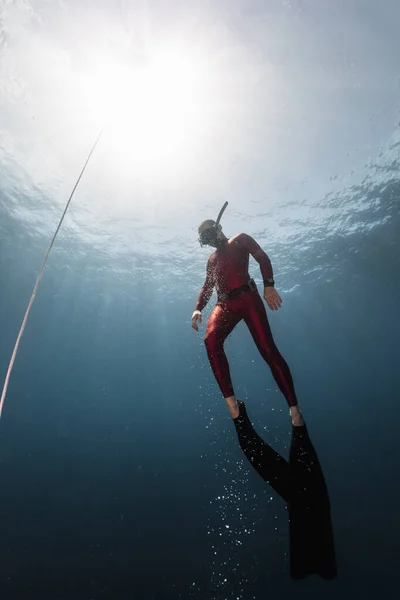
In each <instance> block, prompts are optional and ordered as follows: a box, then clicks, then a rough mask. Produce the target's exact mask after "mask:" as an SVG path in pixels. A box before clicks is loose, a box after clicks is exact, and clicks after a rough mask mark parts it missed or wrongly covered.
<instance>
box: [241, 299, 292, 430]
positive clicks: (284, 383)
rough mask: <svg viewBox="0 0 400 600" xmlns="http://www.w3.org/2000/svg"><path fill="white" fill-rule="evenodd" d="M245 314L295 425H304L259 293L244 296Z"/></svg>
mask: <svg viewBox="0 0 400 600" xmlns="http://www.w3.org/2000/svg"><path fill="white" fill-rule="evenodd" d="M243 314H244V320H245V322H246V325H247V327H248V328H249V330H250V333H251V335H252V336H253V339H254V341H255V343H256V346H257V348H258V350H259V352H260V354H261V356H262V357H263V359H264V360H265V361H266V363H267V364H268V365H269V367H270V369H271V371H272V375H273V376H274V379H275V381H276V383H277V385H278V387H279V389H280V390H281V392H282V393H283V395H284V396H285V398H286V402H287V403H288V405H289V407H290V414H291V417H292V423H293V425H296V426H298V425H303V418H302V416H301V412H300V409H299V407H298V402H297V398H296V392H295V390H294V384H293V379H292V375H291V373H290V369H289V367H288V364H287V363H286V361H285V359H284V358H283V356H282V355H281V353H280V352H279V350H278V348H277V347H276V345H275V342H274V338H273V336H272V332H271V328H270V326H269V322H268V317H267V312H266V310H265V306H264V304H263V301H262V299H261V297H260V295H259V294H258V292H249V293H246V294H243Z"/></svg>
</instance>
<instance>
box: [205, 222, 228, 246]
mask: <svg viewBox="0 0 400 600" xmlns="http://www.w3.org/2000/svg"><path fill="white" fill-rule="evenodd" d="M198 232H199V242H200V245H201V246H212V247H213V248H219V247H220V246H221V245H222V244H223V243H224V242H225V241H226V240H227V238H226V236H225V235H224V233H223V232H222V227H221V225H220V224H219V223H218V224H217V223H216V222H215V221H213V220H212V219H207V220H206V221H203V222H202V223H200V225H199V228H198Z"/></svg>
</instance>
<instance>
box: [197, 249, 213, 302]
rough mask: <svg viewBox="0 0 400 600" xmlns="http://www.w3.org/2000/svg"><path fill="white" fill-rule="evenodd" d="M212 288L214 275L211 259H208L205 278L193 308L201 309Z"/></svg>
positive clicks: (209, 296) (210, 294) (207, 299)
mask: <svg viewBox="0 0 400 600" xmlns="http://www.w3.org/2000/svg"><path fill="white" fill-rule="evenodd" d="M213 289H214V276H213V270H212V267H211V259H208V263H207V271H206V280H205V282H204V285H203V287H202V288H201V290H200V294H199V297H198V299H197V303H196V306H195V310H200V311H202V310H203V308H204V307H205V306H206V304H207V302H208V301H209V299H210V298H211V296H212V293H213Z"/></svg>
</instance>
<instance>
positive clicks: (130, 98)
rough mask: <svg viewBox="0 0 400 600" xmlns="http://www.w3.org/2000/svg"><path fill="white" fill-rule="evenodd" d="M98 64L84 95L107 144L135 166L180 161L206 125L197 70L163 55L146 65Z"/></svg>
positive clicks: (87, 79) (175, 57)
mask: <svg viewBox="0 0 400 600" xmlns="http://www.w3.org/2000/svg"><path fill="white" fill-rule="evenodd" d="M99 65H100V66H99V69H98V72H94V73H92V74H91V75H89V76H86V77H85V80H84V86H83V93H84V98H85V103H86V105H87V108H88V111H89V115H90V118H92V119H94V120H95V121H96V122H97V123H98V124H99V126H104V128H105V130H106V133H107V138H108V142H109V143H111V144H112V145H113V146H115V147H117V148H118V150H119V153H121V152H122V153H123V152H126V151H129V154H130V157H131V159H134V160H136V161H140V162H151V163H153V162H155V161H158V160H160V159H163V160H165V159H171V160H178V159H179V158H183V156H184V153H185V152H186V151H187V148H188V145H189V144H190V143H191V138H192V139H193V137H194V135H195V132H196V129H197V128H199V127H200V126H201V125H202V124H203V123H204V121H205V112H206V110H205V109H206V107H205V106H204V102H203V103H202V102H201V93H200V92H201V86H200V71H199V69H198V67H197V68H196V67H195V66H194V65H191V64H190V62H189V61H188V60H186V59H185V57H184V56H183V55H179V54H172V53H168V52H164V53H163V54H162V55H160V56H158V57H157V59H154V60H153V61H152V62H151V64H150V65H148V66H136V67H129V66H125V65H122V64H117V63H115V64H113V63H110V62H108V63H107V62H106V61H104V60H103V61H101V62H99Z"/></svg>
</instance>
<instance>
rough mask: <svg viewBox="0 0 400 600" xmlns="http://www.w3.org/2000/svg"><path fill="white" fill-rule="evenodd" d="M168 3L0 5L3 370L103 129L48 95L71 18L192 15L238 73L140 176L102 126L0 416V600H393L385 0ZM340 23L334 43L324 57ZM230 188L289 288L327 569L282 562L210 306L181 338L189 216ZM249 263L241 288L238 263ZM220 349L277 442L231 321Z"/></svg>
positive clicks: (121, 20) (243, 226)
mask: <svg viewBox="0 0 400 600" xmlns="http://www.w3.org/2000/svg"><path fill="white" fill-rule="evenodd" d="M339 4H340V6H339ZM146 6H147V8H146V9H145V7H146ZM335 6H336V5H335ZM72 7H73V8H72ZM171 7H172V4H167V3H165V2H153V3H128V2H121V3H120V4H118V10H117V9H116V8H115V7H114V8H113V9H111V8H110V7H109V6H108V5H107V3H103V2H99V3H94V2H88V3H87V5H85V8H83V7H82V6H81V5H78V4H75V3H71V5H70V7H69V8H68V7H65V6H64V5H62V4H58V3H57V4H54V5H50V4H49V3H46V2H39V3H37V5H36V6H35V3H33V4H30V3H29V2H24V3H15V4H13V3H3V2H2V3H0V16H1V19H0V21H1V23H2V25H1V27H0V32H1V34H2V38H1V39H2V40H3V42H2V43H3V48H4V49H5V51H4V52H5V53H4V57H5V58H4V61H3V63H1V71H0V73H1V87H0V92H1V108H2V111H1V114H2V117H1V118H0V128H1V133H2V135H1V146H0V172H1V182H2V183H1V190H0V332H1V337H0V375H1V377H2V378H3V377H5V374H6V370H7V366H8V363H9V360H10V357H11V352H12V349H13V346H14V343H15V339H16V336H17V334H18V330H19V327H20V325H21V321H22V318H23V315H24V312H25V309H26V306H27V303H28V301H29V297H30V295H31V293H32V289H33V285H34V283H35V279H36V276H37V273H38V271H39V268H40V265H41V262H42V260H43V257H44V254H45V252H46V249H47V247H48V244H49V241H50V239H51V236H52V234H53V231H54V229H55V227H56V225H57V222H58V219H59V218H60V216H61V213H62V209H63V205H64V204H65V201H66V199H67V198H68V195H69V193H70V191H71V189H72V187H73V185H74V183H75V181H76V177H77V176H78V173H79V170H80V168H81V167H82V165H83V162H84V160H85V158H86V156H87V153H88V152H89V149H90V147H91V144H92V143H93V141H94V139H95V136H96V134H97V129H96V126H95V125H94V124H93V123H91V124H89V125H88V126H87V129H85V130H82V129H80V128H79V127H77V128H76V129H74V128H73V129H71V123H73V122H74V119H77V120H79V123H83V122H84V121H85V119H84V113H83V112H82V113H79V115H77V114H75V113H74V112H73V108H69V106H70V105H69V104H68V102H67V100H65V97H64V100H65V104H64V103H63V102H64V100H62V98H61V95H60V97H58V96H57V85H58V84H59V85H63V83H62V82H63V81H64V78H65V76H66V75H65V74H64V71H62V69H64V68H65V69H67V68H68V69H69V68H70V67H69V66H68V67H66V66H65V65H66V63H68V61H71V65H72V67H71V72H69V71H68V73H69V77H71V79H69V80H68V81H69V82H70V81H72V77H73V74H74V70H73V69H74V68H75V66H74V65H75V63H74V61H73V59H74V60H78V58H77V56H78V54H79V53H81V55H83V54H84V48H85V46H84V44H86V43H89V42H88V40H87V39H84V40H82V38H79V39H80V41H78V38H77V41H76V45H75V46H74V44H73V42H72V40H71V39H69V37H68V35H67V31H66V30H67V29H68V27H71V24H74V25H75V29H73V32H74V34H75V35H77V33H78V32H79V31H80V32H81V33H84V32H85V31H86V32H87V34H88V36H87V37H88V38H90V35H93V39H94V42H93V44H94V46H95V42H96V39H100V38H101V39H102V33H101V32H104V27H105V22H107V23H108V27H109V29H108V32H109V34H110V36H111V37H112V36H114V38H113V41H112V43H110V46H109V48H111V49H110V50H109V51H110V52H114V50H115V47H116V46H117V45H118V43H121V44H123V39H125V38H126V39H129V40H130V43H131V42H132V40H136V42H135V43H137V44H138V47H141V46H140V44H139V42H137V37H135V36H137V33H138V31H142V30H141V27H142V26H143V23H142V21H141V20H139V21H140V25H138V20H137V18H136V17H137V16H138V15H142V17H143V14H145V16H146V19H145V20H146V22H147V24H148V25H149V23H150V24H151V25H152V31H153V33H154V35H156V33H158V34H160V32H161V33H163V34H165V35H166V34H167V33H168V34H169V36H170V37H171V36H172V37H173V36H178V37H179V35H178V34H179V33H182V31H184V32H186V36H187V37H188V31H189V33H190V31H192V32H193V36H197V37H196V40H197V42H198V48H202V49H203V50H204V48H207V47H208V46H207V44H209V46H210V47H212V49H213V52H214V53H215V54H214V55H213V56H214V58H215V56H217V54H216V53H217V49H218V52H219V54H218V61H219V62H218V61H217V60H216V59H215V62H218V64H219V68H220V69H221V72H224V73H225V72H228V71H229V69H231V71H229V73H230V75H229V77H227V79H226V81H224V86H225V87H224V90H225V91H224V94H225V93H226V92H233V91H236V95H234V96H232V100H231V102H230V103H228V104H227V106H228V105H229V109H228V108H227V111H226V114H225V113H224V111H223V110H222V109H221V106H222V108H223V103H222V100H221V98H222V99H223V98H224V94H222V92H221V94H222V95H221V98H220V100H221V106H220V105H219V104H218V102H216V104H214V105H213V110H215V114H217V115H218V126H217V124H216V123H217V121H216V122H213V126H212V127H211V126H210V130H209V131H208V132H207V136H208V138H207V139H208V141H209V145H207V144H206V142H207V140H205V141H204V140H203V142H204V144H205V145H204V146H199V147H196V148H197V149H196V150H193V149H192V150H193V156H194V154H196V157H195V159H196V160H194V158H193V162H190V161H189V163H187V164H186V163H185V164H186V166H185V169H182V170H179V168H178V167H179V160H181V161H183V155H181V157H180V159H179V157H178V158H176V162H174V163H173V164H172V163H171V165H170V170H168V173H167V174H166V172H165V171H164V170H162V168H161V166H160V164H152V165H151V167H149V169H150V170H149V171H146V172H144V171H141V170H139V171H135V168H136V167H135V164H136V163H135V164H134V161H133V162H132V163H129V152H128V151H126V152H125V151H124V156H125V158H126V161H127V162H126V163H123V164H122V163H121V162H116V161H115V155H114V154H113V153H112V152H111V150H110V144H111V142H110V139H111V138H110V136H109V135H108V134H107V132H106V133H105V135H104V137H103V139H102V140H101V143H100V144H99V147H98V149H97V150H96V152H95V154H94V155H93V158H92V160H91V163H90V164H89V166H88V169H87V172H86V173H85V175H84V178H83V180H82V182H81V184H80V187H79V188H78V190H77V192H76V195H75V197H74V199H73V202H72V204H71V208H70V211H69V213H68V215H67V217H66V220H65V223H64V225H63V228H62V229H61V231H60V234H59V236H58V238H57V241H56V244H55V246H54V249H53V251H52V254H51V255H50V258H49V261H48V264H47V267H46V270H45V273H44V276H43V279H42V282H41V284H40V288H39V291H38V294H37V297H36V300H35V303H34V305H33V308H32V312H31V315H30V318H29V321H28V325H27V328H26V331H25V333H24V336H23V338H22V342H21V346H20V350H19V353H18V356H17V360H16V363H15V367H14V371H13V374H12V378H11V382H10V386H9V391H8V395H7V398H6V403H5V408H4V412H3V415H2V418H1V421H0V594H1V598H2V599H3V598H4V600H9V599H10V600H13V599H18V600H19V599H20V598H21V599H22V598H36V597H40V598H41V599H42V600H47V599H49V600H50V599H51V600H55V599H57V600H58V599H60V600H64V599H65V600H67V599H68V600H69V599H71V598H74V600H80V599H82V600H97V599H101V598H105V599H109V598H110V599H111V598H112V599H121V600H125V599H134V600H136V599H138V600H141V599H144V600H153V599H154V600H156V599H157V600H158V599H164V598H165V599H170V598H171V599H175V598H185V599H186V598H193V599H195V600H214V599H215V600H222V599H224V600H225V599H226V600H228V599H229V600H238V599H240V600H252V599H255V600H258V599H261V598H265V597H272V598H279V599H280V600H284V599H286V598H292V597H293V595H295V594H296V595H298V597H300V598H303V597H304V598H321V597H322V598H324V599H330V598H332V599H333V598H334V599H336V598H343V599H346V598H354V596H357V597H360V598H365V599H369V598H371V599H372V598H375V597H376V596H377V595H378V594H379V595H382V596H384V597H385V598H388V599H390V598H396V597H397V594H396V591H395V590H396V589H397V566H398V560H399V556H400V544H399V542H398V538H399V535H400V520H399V519H400V518H399V511H398V507H399V505H400V487H399V486H398V485H397V473H398V472H399V459H400V455H399V450H398V422H397V414H398V410H397V407H398V387H399V384H400V376H399V351H398V347H399V339H400V320H399V317H398V307H399V300H400V279H399V272H400V212H399V190H400V159H399V144H400V142H399V140H400V130H399V125H398V122H397V121H398V109H399V104H398V76H397V73H396V69H397V67H396V66H395V62H396V61H394V59H393V56H392V54H393V52H392V47H393V45H394V46H395V45H398V41H397V29H396V28H394V27H393V23H394V22H397V21H396V17H397V16H398V12H399V11H398V7H397V4H396V3H395V2H388V3H387V4H385V11H386V12H385V13H383V12H381V10H382V9H381V8H379V10H378V8H377V7H376V6H375V3H372V2H371V3H370V2H364V3H362V2H355V3H351V7H349V6H346V5H344V4H341V3H338V4H337V6H336V8H335V9H333V8H332V5H330V3H328V2H319V3H317V2H313V1H309V2H306V1H305V2H294V1H293V2H292V3H287V2H270V3H267V5H266V6H264V5H261V4H260V3H257V2H248V3H247V4H246V3H242V2H239V1H238V2H235V3H232V4H229V5H228V4H227V3H221V4H220V6H219V7H218V8H216V7H214V8H213V7H211V6H210V5H209V4H208V3H200V2H198V3H193V6H192V7H191V8H190V7H187V6H186V5H183V4H182V3H179V2H175V3H174V4H173V9H172V8H171ZM79 11H81V12H79ZM118 11H120V12H118ZM146 11H147V12H146ZM63 19H66V21H65V24H66V25H65V28H64V26H63V23H64V21H63ZM107 19H108V21H107ZM93 22H95V25H93ZM90 23H92V27H93V29H90ZM67 25H68V27H67ZM184 25H185V27H184ZM189 25H190V27H192V29H190V28H189ZM239 25H240V26H239ZM85 27H86V28H87V29H86V30H85ZM68 31H69V33H71V31H70V29H68ZM371 31H373V32H374V33H373V34H371V35H372V38H371V35H370V32H371ZM264 34H265V35H264ZM267 34H270V35H267ZM339 35H342V36H343V37H342V38H340V39H341V44H342V45H341V46H340V48H341V49H340V51H339V50H338V52H337V53H334V52H330V51H329V49H332V48H335V43H336V41H337V39H338V36H339ZM96 36H97V37H96ZM118 36H120V38H121V39H122V41H118V40H119V38H118ZM123 36H125V38H123ZM271 36H272V37H271ZM312 36H314V37H312ZM103 37H104V36H103ZM189 37H190V36H189ZM139 38H140V36H139ZM283 40H286V44H284V43H283ZM289 40H290V42H289ZM388 40H391V43H392V46H391V43H390V42H389V41H388ZM139 41H140V40H139ZM42 43H43V44H44V43H46V44H47V45H48V46H46V48H47V49H50V48H53V49H54V54H52V53H48V52H47V51H46V48H42V47H41V46H40V44H42ZM135 43H133V42H132V44H131V45H133V46H134V45H135ZM268 44H269V46H268ZM313 44H314V46H313ZM24 48H25V50H24ZM27 48H28V49H30V51H31V67H30V70H29V69H28V68H26V69H25V67H24V65H25V62H24V60H23V57H24V56H26V49H27ZM125 50H126V48H125ZM118 51H121V52H122V50H121V48H120V47H118ZM24 52H25V54H24ZM115 52H117V51H115ZM199 52H200V50H199ZM57 53H58V54H57ZM74 53H75V54H74ZM81 55H80V56H81ZM396 56H398V53H397V55H396ZM21 57H22V58H21ZM63 57H64V58H63ZM65 57H67V59H65ZM74 57H75V58H74ZM81 58H82V56H81ZM79 60H80V59H79ZM42 61H44V62H42ZM52 61H54V65H53V62H52ZM268 62H270V63H271V64H272V65H273V66H274V73H275V75H274V81H275V83H274V85H275V84H276V85H277V87H276V89H275V88H274V85H272V84H271V80H270V71H269V70H268V69H267V70H266V72H267V75H265V73H264V71H263V69H264V66H265V65H266V64H267V63H268ZM43 65H44V66H46V65H47V71H46V69H44V71H43V72H42V70H41V69H42V66H43ZM52 65H53V66H54V69H53V70H52V69H51V66H52ZM68 65H69V63H68ZM210 65H211V63H210ZM235 65H236V66H237V69H236V67H235ZM55 67H57V68H55ZM209 68H210V69H211V68H212V66H210V67H209ZM299 68H300V69H301V71H300V72H299ZM24 69H25V70H24ZM257 69H261V71H262V72H261V71H257V73H258V75H257V74H256V70H257ZM44 72H46V73H47V75H44ZM234 73H236V75H235V77H237V78H238V79H237V80H236V79H235V80H234V79H233V77H234ZM262 73H264V75H263V74H262ZM280 73H284V74H285V78H287V79H285V78H283V79H285V85H286V86H287V87H286V88H285V85H283V84H282V85H281V84H279V85H281V87H279V85H278V84H277V83H276V81H277V80H278V79H279V77H280V75H279V74H280ZM296 74H297V76H299V74H301V77H299V78H298V79H296ZM289 75H290V76H289ZM264 76H265V77H266V79H263V77H264ZM283 79H282V81H283ZM240 82H242V83H243V86H244V87H245V86H249V85H250V87H251V89H250V92H251V93H250V92H249V93H248V92H247V91H246V90H248V88H247V87H246V90H245V91H243V89H244V87H243V89H242V87H241V86H240V85H239V84H240ZM281 83H282V82H281ZM215 85H217V84H215ZM230 86H232V87H230ZM277 90H278V91H277ZM278 92H279V93H278ZM257 94H258V95H257ZM271 96H274V98H275V100H276V104H275V105H274V108H272V107H271V105H268V103H267V104H266V102H267V100H266V98H269V99H270V100H271ZM227 97H229V94H228V96H227ZM251 98H252V99H253V100H252V104H251V105H248V101H249V99H251ZM290 98H291V99H292V102H291V103H290V101H289V99H290ZM226 99H227V98H226V97H225V100H226ZM279 99H280V100H279ZM278 100H279V101H278ZM268 101H269V100H268ZM71 102H72V100H71ZM271 102H272V100H271ZM288 102H289V104H288ZM329 102H330V104H329ZM285 106H286V108H285ZM50 108H51V110H52V111H53V112H51V111H50ZM220 109H221V110H222V112H218V111H219V110H220ZM74 110H75V109H74ZM271 110H272V111H273V119H272V120H271V121H269V120H268V118H267V117H265V119H264V116H265V115H264V113H265V114H267V113H269V112H270V111H271ZM82 111H83V109H82ZM50 112H51V114H50ZM263 115H264V116H263ZM64 117H65V118H64ZM239 117H240V118H239ZM88 118H89V117H88ZM209 118H210V119H211V117H209ZM235 119H238V120H237V121H236V124H235ZM263 119H264V120H263ZM234 124H235V127H234ZM213 127H214V129H213ZM230 131H231V132H233V133H232V136H231V137H229V139H227V137H226V135H227V133H229V132H230ZM193 135H194V134H193ZM204 135H205V134H204ZM196 139H197V138H196ZM207 143H208V142H207ZM187 154H190V152H189V150H188V151H187ZM190 160H191V158H190ZM182 164H183V163H182ZM225 199H228V200H229V201H230V204H229V207H228V209H227V211H226V213H225V215H224V222H223V224H224V229H225V231H226V233H227V234H228V235H233V234H235V233H238V232H239V231H246V232H247V233H249V234H251V235H253V236H254V237H255V238H256V239H257V240H258V241H259V242H260V243H261V245H262V246H263V248H264V249H265V250H266V251H267V253H268V254H269V256H270V258H271V260H272V263H273V266H274V272H275V279H276V282H277V289H278V291H279V292H280V294H281V296H282V298H283V307H282V309H281V310H280V311H278V312H276V313H271V311H269V312H268V315H269V319H270V323H271V327H272V330H273V334H274V337H275V340H276V342H277V345H278V347H279V349H280V350H281V352H282V354H283V355H284V356H285V358H286V360H287V362H288V364H289V365H290V368H291V371H292V374H293V377H294V381H295V386H296V391H297V395H298V398H299V402H300V405H301V408H302V410H303V412H304V415H305V416H306V419H307V424H308V428H309V430H310V433H311V436H312V440H313V443H314V445H315V447H316V449H317V452H318V455H319V458H320V461H321V464H322V467H323V470H324V473H325V477H326V481H327V485H328V488H329V493H330V498H331V504H332V519H333V528H334V535H335V542H336V552H337V560H338V573H339V574H338V578H337V580H335V581H332V582H326V581H323V580H321V579H318V578H317V577H310V578H308V579H307V580H304V581H301V582H293V581H291V580H290V577H289V554H288V552H289V537H288V522H287V512H286V510H285V506H284V504H283V502H282V500H281V499H280V498H279V497H277V496H276V494H275V493H274V492H273V491H272V490H271V489H270V488H268V486H266V484H265V483H264V482H263V481H262V480H261V479H259V478H258V477H257V475H256V474H255V473H254V472H253V471H252V470H251V469H250V467H249V466H248V464H247V463H246V461H245V459H244V457H243V455H242V453H241V450H240V448H239V446H238V443H237V438H236V432H235V430H234V427H233V424H232V422H231V420H230V418H229V415H228V413H227V410H226V407H225V406H224V401H223V399H221V398H220V393H219V390H218V388H217V386H216V383H215V381H214V379H213V376H212V373H211V370H210V368H209V365H208V362H207V358H206V354H205V349H204V346H203V343H202V336H203V334H204V327H205V323H203V327H202V330H201V332H200V333H199V334H196V333H195V332H194V331H193V330H192V329H191V327H190V317H191V314H192V311H193V307H194V304H195V301H196V298H197V294H198V291H199V289H200V287H201V285H202V283H203V280H204V274H205V263H206V260H207V256H208V253H207V250H206V249H201V248H199V247H198V245H197V241H196V227H197V225H198V223H199V222H200V221H202V220H203V219H204V218H213V217H214V218H215V216H216V214H217V212H218V210H219V208H220V206H221V205H222V203H223V201H224V200H225ZM250 269H251V273H252V274H253V275H254V276H255V278H256V280H257V282H258V284H260V282H261V276H260V273H259V271H258V269H257V265H256V263H254V262H252V264H251V265H250ZM214 301H215V298H213V299H212V300H211V302H210V304H209V306H208V307H207V309H206V310H205V316H208V314H209V313H210V310H211V309H212V306H213V304H214ZM226 349H227V354H228V356H229V359H230V364H231V371H232V376H233V382H234V385H235V388H236V392H237V395H238V397H239V398H242V399H244V400H246V403H247V408H248V411H249V414H250V417H251V418H252V420H253V421H254V424H255V427H256V429H257V431H258V432H259V433H260V435H262V436H263V437H264V438H265V440H266V441H268V443H270V444H271V445H272V446H273V447H274V448H275V449H276V450H278V451H279V452H281V453H282V454H283V455H284V456H288V451H289V445H290V420H289V417H288V409H287V407H286V404H285V401H284V399H283V397H282V396H281V394H280V393H279V391H278V390H277V388H276V385H275V383H274V381H273V379H272V376H271V374H270V372H269V370H268V368H267V367H266V366H265V364H264V363H263V361H262V359H261V357H260V356H259V355H258V353H257V350H256V349H255V347H254V345H253V342H252V340H251V338H250V335H249V333H248V331H247V330H246V328H245V327H244V326H243V324H241V325H239V326H238V327H237V329H236V330H235V332H234V334H233V335H232V336H231V337H230V338H229V339H228V341H227V344H226Z"/></svg>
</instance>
